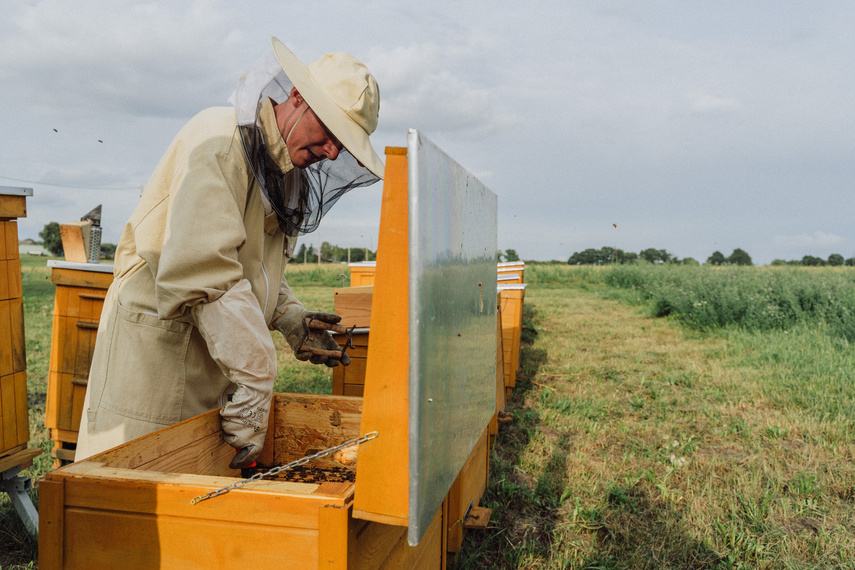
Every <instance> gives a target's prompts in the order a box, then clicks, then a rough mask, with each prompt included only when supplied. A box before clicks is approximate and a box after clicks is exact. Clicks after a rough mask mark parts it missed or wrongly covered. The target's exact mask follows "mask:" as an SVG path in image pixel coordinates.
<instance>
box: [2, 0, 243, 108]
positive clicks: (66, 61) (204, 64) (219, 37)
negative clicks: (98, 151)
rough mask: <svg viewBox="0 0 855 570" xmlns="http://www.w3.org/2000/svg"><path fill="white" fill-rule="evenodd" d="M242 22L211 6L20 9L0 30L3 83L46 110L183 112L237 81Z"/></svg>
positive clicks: (91, 1)
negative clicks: (233, 72) (237, 26)
mask: <svg viewBox="0 0 855 570" xmlns="http://www.w3.org/2000/svg"><path fill="white" fill-rule="evenodd" d="M237 18H239V13H237V12H236V11H235V10H233V9H231V8H230V7H229V5H228V4H225V3H223V2H221V1H215V0H199V1H196V2H191V3H174V4H173V3H147V4H137V3H134V2H128V1H115V2H106V3H105V2H99V1H97V0H85V1H79V2H74V3H73V4H71V3H68V2H62V1H61V0H43V1H40V2H35V3H32V4H28V5H24V6H19V7H17V9H15V10H11V9H10V10H8V11H6V13H4V19H5V22H4V23H3V24H0V32H2V33H0V78H2V79H3V81H4V82H10V81H14V82H16V83H17V84H18V90H19V93H21V94H24V95H25V98H26V101H28V104H29V105H31V106H32V108H34V109H40V110H41V111H42V112H51V110H52V112H54V113H62V112H64V111H67V110H68V109H74V110H75V112H78V111H79V110H81V109H86V110H89V111H93V112H94V111H97V112H99V113H105V112H114V113H116V114H136V115H148V114H155V115H173V116H174V115H175V114H186V113H187V110H188V109H194V110H198V109H199V108H200V105H199V103H198V102H199V101H200V100H202V101H211V100H213V101H218V100H220V101H224V100H225V98H226V97H227V96H228V90H229V88H230V85H231V84H232V83H233V82H234V81H236V78H231V77H230V74H229V73H226V72H225V70H226V69H228V68H229V67H230V66H229V61H228V60H229V54H230V53H232V52H234V51H235V50H236V48H238V46H240V45H241V44H242V43H243V35H242V34H241V33H240V32H238V31H235V30H234V29H233V28H232V25H233V22H234V20H235V19H237ZM212 92H213V93H212Z"/></svg>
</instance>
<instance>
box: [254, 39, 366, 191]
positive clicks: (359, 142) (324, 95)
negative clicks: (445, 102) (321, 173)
mask: <svg viewBox="0 0 855 570" xmlns="http://www.w3.org/2000/svg"><path fill="white" fill-rule="evenodd" d="M271 42H272V44H273V52H274V53H275V54H276V59H277V60H279V65H281V66H282V70H283V71H285V74H286V75H287V76H288V79H290V80H291V82H292V83H293V84H294V87H296V88H297V91H299V92H300V95H302V96H303V99H305V101H306V103H308V104H309V107H311V108H312V111H314V113H315V114H316V115H317V116H318V118H319V119H320V120H321V122H323V124H324V125H326V127H327V128H328V129H329V130H330V131H331V132H332V134H334V135H335V137H336V138H337V139H338V140H339V141H340V142H341V144H342V145H344V147H345V148H346V149H347V150H348V151H349V152H350V154H352V155H353V156H354V157H355V158H356V160H358V161H359V162H360V163H362V164H363V165H364V166H365V167H366V168H368V170H370V171H371V172H372V173H374V174H375V175H377V176H378V177H380V178H383V161H382V160H380V157H379V156H378V155H377V153H376V152H374V148H372V146H371V142H370V141H369V140H368V136H369V135H370V134H371V133H373V132H374V130H375V129H376V128H377V117H378V114H379V111H380V89H379V88H378V86H377V81H376V80H375V79H374V76H373V75H371V73H369V72H368V68H366V67H365V65H364V64H363V63H362V62H360V61H359V60H358V59H356V58H355V57H353V56H352V55H350V54H347V53H341V52H339V53H328V54H327V55H325V56H323V57H322V58H321V59H319V60H318V61H316V62H314V63H310V64H309V65H304V64H303V63H302V62H301V61H300V60H299V59H297V56H295V55H294V54H293V53H292V52H291V50H289V49H288V48H287V47H285V44H283V43H282V42H281V41H279V40H278V39H276V38H272V39H271Z"/></svg>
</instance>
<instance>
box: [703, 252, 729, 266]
mask: <svg viewBox="0 0 855 570" xmlns="http://www.w3.org/2000/svg"><path fill="white" fill-rule="evenodd" d="M725 263H727V258H726V257H725V256H724V254H723V253H722V252H720V251H714V252H713V253H712V255H711V256H709V257H708V258H707V265H724V264H725Z"/></svg>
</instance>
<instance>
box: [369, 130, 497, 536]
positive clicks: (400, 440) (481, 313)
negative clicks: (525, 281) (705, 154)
mask: <svg viewBox="0 0 855 570" xmlns="http://www.w3.org/2000/svg"><path fill="white" fill-rule="evenodd" d="M386 155H387V156H386V173H385V178H384V189H383V205H382V211H381V219H380V236H379V240H378V247H377V252H378V253H377V272H376V275H375V281H374V299H373V308H372V313H371V327H370V330H371V342H370V343H369V347H368V361H367V370H366V376H365V391H364V400H363V412H362V425H361V430H360V431H361V433H363V434H365V433H369V432H372V431H377V432H378V433H379V436H378V437H377V439H374V440H371V441H369V442H366V443H363V444H361V445H360V448H359V461H358V463H357V475H356V482H357V487H356V494H355V497H354V516H356V517H359V518H363V519H367V520H374V521H378V522H382V523H385V524H394V525H399V526H407V527H408V528H409V531H408V542H409V543H410V544H411V545H415V544H418V542H419V541H420V539H421V537H422V536H423V534H424V532H425V531H426V530H427V528H428V526H429V524H430V522H431V520H433V518H434V515H435V514H436V513H437V511H438V510H439V508H441V506H442V501H443V499H444V498H445V496H446V495H447V493H448V490H449V488H450V487H451V485H452V484H453V483H454V480H455V479H456V477H457V475H458V474H459V472H460V470H461V468H462V467H463V465H464V463H465V462H466V460H467V458H468V457H469V456H470V454H471V453H472V450H473V447H474V446H475V444H476V443H477V441H478V439H479V438H480V437H481V435H482V434H483V433H484V430H485V429H487V426H488V424H489V422H490V419H491V418H492V416H493V414H494V413H495V410H496V382H495V378H496V302H495V299H496V291H497V289H496V244H497V240H496V209H497V199H496V195H495V194H493V192H491V191H490V190H489V189H488V188H487V187H486V186H484V185H483V184H482V183H481V182H479V181H478V180H477V179H476V178H475V177H474V176H472V174H470V173H469V172H467V171H466V170H465V169H464V168H462V167H461V166H460V165H459V164H457V163H456V162H455V161H454V160H452V159H451V158H450V157H449V156H448V155H446V154H445V153H444V152H442V151H441V150H440V149H439V148H437V147H436V146H435V145H434V144H432V143H431V142H430V141H428V140H427V139H425V137H424V136H422V135H420V134H419V132H418V131H416V130H410V131H409V133H408V136H407V147H406V148H387V149H386Z"/></svg>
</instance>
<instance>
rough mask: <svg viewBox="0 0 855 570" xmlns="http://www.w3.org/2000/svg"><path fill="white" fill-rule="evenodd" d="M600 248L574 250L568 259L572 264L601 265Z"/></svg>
mask: <svg viewBox="0 0 855 570" xmlns="http://www.w3.org/2000/svg"><path fill="white" fill-rule="evenodd" d="M601 257H602V256H601V254H600V250H598V249H592V248H588V249H586V250H585V251H577V252H574V253H573V255H571V256H570V259H568V260H567V263H568V264H570V265H600V259H601Z"/></svg>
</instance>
